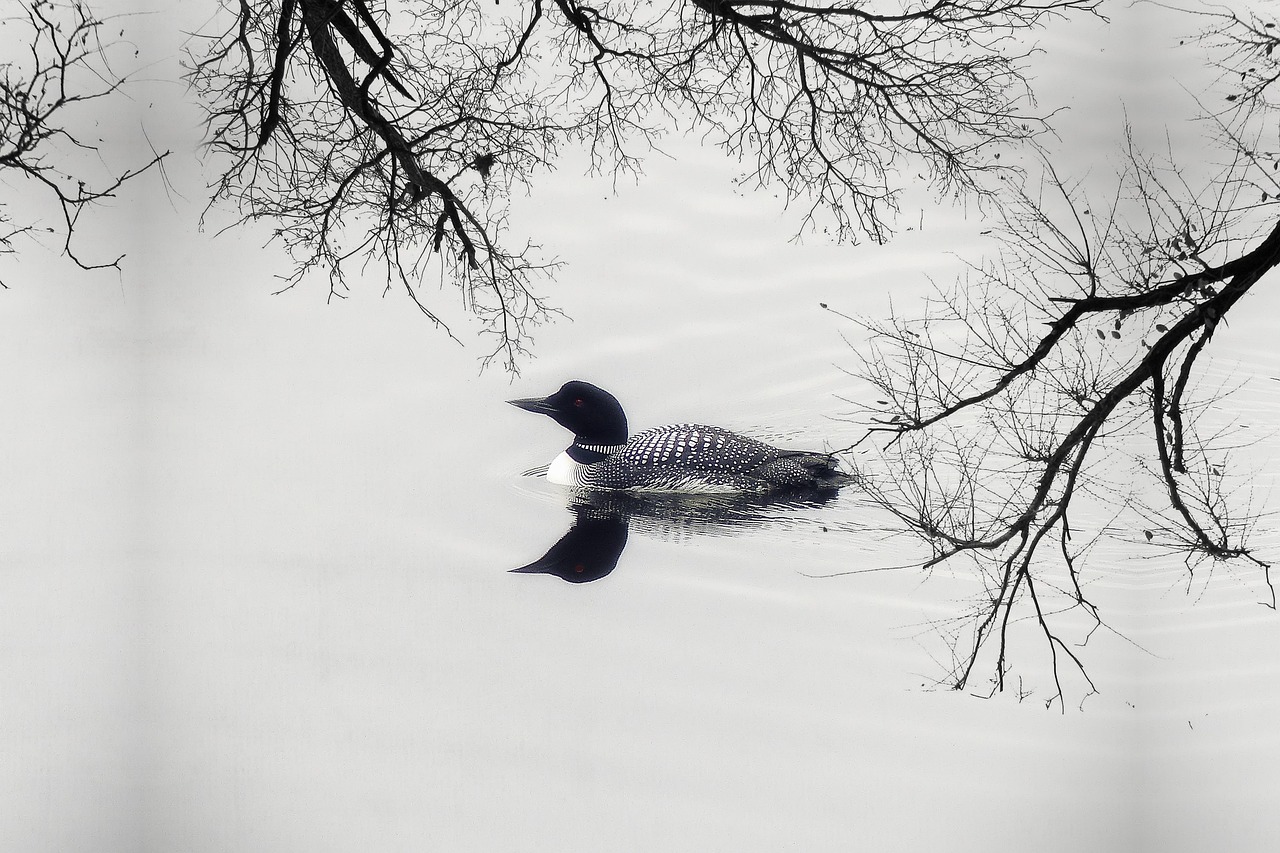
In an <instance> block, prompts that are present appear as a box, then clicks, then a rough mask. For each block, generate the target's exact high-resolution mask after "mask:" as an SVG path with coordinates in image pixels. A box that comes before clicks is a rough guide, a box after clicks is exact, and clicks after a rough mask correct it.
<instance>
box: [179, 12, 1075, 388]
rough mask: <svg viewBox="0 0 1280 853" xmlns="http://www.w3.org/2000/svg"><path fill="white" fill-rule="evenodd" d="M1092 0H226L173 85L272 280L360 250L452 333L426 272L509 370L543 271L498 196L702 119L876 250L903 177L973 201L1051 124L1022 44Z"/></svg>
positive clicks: (841, 231) (609, 158)
mask: <svg viewBox="0 0 1280 853" xmlns="http://www.w3.org/2000/svg"><path fill="white" fill-rule="evenodd" d="M1096 5H1097V0H999V2H996V0H968V2H936V0H926V2H919V0H904V2H900V3H888V4H884V9H883V10H878V11H874V12H873V11H871V10H870V7H868V8H865V9H864V8H855V7H853V6H852V5H851V4H846V3H817V4H812V5H809V4H798V3H791V2H771V0H764V2H757V3H742V2H718V0H697V2H691V3H685V2H683V0H671V2H670V3H669V4H666V5H658V6H643V5H637V4H632V3H621V2H618V3H604V4H597V5H587V4H586V3H583V2H579V0H529V2H526V3H524V4H522V5H517V6H516V7H515V8H514V9H511V8H509V7H508V6H499V7H494V6H493V5H492V4H489V3H485V2H481V0H427V2H420V3H404V4H400V5H397V6H396V7H395V8H394V12H393V11H391V10H390V9H389V8H387V7H384V6H381V5H377V4H373V3H370V2H368V0H269V2H263V3H255V4H250V3H248V2H245V0H238V2H235V3H233V2H231V0H224V10H225V13H226V15H227V17H228V19H229V21H230V23H229V25H228V27H227V28H226V29H225V30H224V31H223V32H221V33H217V34H213V35H208V36H204V37H203V38H204V39H205V40H206V41H207V44H206V46H205V47H204V48H203V49H201V50H199V51H196V50H193V51H192V53H191V56H190V62H189V68H190V74H189V79H190V81H191V84H192V86H193V87H194V88H195V90H196V91H197V92H198V93H199V95H200V96H201V97H202V99H203V101H204V103H205V105H206V107H207V109H208V133H209V144H210V146H211V148H212V149H213V150H214V151H215V152H218V153H219V154H220V155H222V157H223V158H225V159H223V160H222V163H223V164H224V165H223V166H222V167H221V168H222V173H221V177H220V179H219V181H218V183H217V185H216V187H215V193H214V197H215V201H217V200H223V199H225V200H230V201H233V202H235V203H236V204H237V205H238V206H239V209H240V211H241V213H242V215H243V216H244V218H246V219H265V220H270V221H273V222H275V223H277V228H276V232H275V233H276V236H277V237H278V238H279V239H280V240H281V241H282V242H283V243H284V244H285V245H286V246H287V247H288V248H289V250H290V251H291V252H292V253H293V256H294V258H295V260H296V263H297V266H296V269H295V272H294V274H293V275H291V276H290V277H289V278H288V280H287V286H292V285H293V284H295V283H296V282H298V281H299V280H301V278H302V276H304V275H305V274H306V273H307V272H309V271H310V270H312V269H320V268H323V269H326V270H327V271H328V273H329V278H330V290H331V293H332V294H333V295H335V296H341V295H343V294H344V293H345V289H346V287H347V270H346V266H347V265H348V264H350V263H354V262H356V261H357V260H359V261H360V262H361V263H363V262H364V261H368V260H373V261H375V262H377V263H378V264H380V265H382V266H383V267H384V268H385V270H386V271H387V281H388V283H392V282H396V283H398V284H399V285H400V286H403V287H405V288H406V289H407V290H408V292H409V293H410V295H411V296H412V297H413V299H414V301H415V303H416V304H417V306H418V307H419V308H420V309H421V310H422V311H423V312H424V313H425V314H426V315H427V316H428V317H430V318H431V319H433V320H434V321H436V322H438V323H442V322H443V318H442V317H443V315H442V314H441V313H440V311H439V310H438V309H437V308H436V307H434V306H433V307H428V305H427V304H426V302H425V301H424V300H423V299H422V287H421V285H420V284H419V280H420V279H421V278H422V277H423V276H424V275H425V274H426V273H427V272H428V270H432V271H434V272H435V273H436V274H437V275H439V276H440V277H442V278H443V279H447V280H451V281H452V282H454V283H455V284H456V285H457V286H458V287H459V288H460V289H461V290H462V293H463V303H464V306H465V307H466V309H467V310H469V311H470V312H471V313H473V314H475V315H477V316H478V317H480V319H481V322H482V324H483V331H484V332H485V333H487V334H489V335H491V336H492V337H493V340H494V342H495V349H494V351H493V353H492V355H491V356H490V358H498V359H499V360H500V361H501V362H502V363H503V364H504V365H505V366H506V368H507V369H509V370H515V369H516V366H517V364H518V361H519V358H520V357H521V356H522V355H523V354H524V351H525V345H526V341H527V336H528V334H529V332H530V330H531V329H532V328H533V327H534V326H536V325H537V324H538V323H540V322H542V321H544V320H546V319H548V318H549V317H550V316H551V314H552V313H553V312H552V311H551V309H550V308H549V306H547V305H546V304H545V303H544V302H543V301H542V300H541V299H540V298H539V297H538V296H537V295H536V292H535V279H537V278H538V277H541V276H543V275H546V274H548V273H550V272H552V271H553V269H554V266H555V265H554V263H552V262H547V261H543V260H540V259H539V258H537V257H536V256H535V255H533V254H532V249H533V247H531V246H525V247H508V246H507V245H506V239H505V236H504V233H503V232H504V219H503V217H504V215H505V203H506V198H507V196H508V195H509V194H510V193H511V192H512V191H513V190H514V189H516V188H518V187H520V186H522V185H523V186H528V182H529V180H530V179H531V178H532V176H534V175H535V174H537V173H539V172H545V171H547V170H549V169H550V168H551V166H552V165H553V164H554V162H555V160H556V158H557V156H558V154H559V152H560V150H561V148H562V147H563V146H564V145H568V144H573V145H582V146H585V148H586V150H587V151H588V152H589V155H590V157H591V163H592V168H593V169H595V170H598V171H601V172H608V173H612V174H614V175H617V174H621V173H634V172H638V171H639V170H640V168H641V165H642V161H643V156H644V154H645V153H646V152H647V150H648V148H649V146H652V145H653V144H655V143H656V142H657V140H658V139H659V138H660V136H661V135H662V134H663V133H664V132H670V131H671V130H672V129H677V128H678V129H687V130H689V131H691V132H694V133H701V134H704V135H705V136H706V138H708V139H709V140H710V141H712V142H714V143H716V144H719V145H721V146H722V147H724V148H725V149H726V150H727V151H728V152H729V153H731V154H733V155H735V156H738V157H740V158H743V159H744V160H745V161H747V162H748V163H753V164H754V165H749V166H748V167H747V172H746V175H745V180H746V181H747V182H748V183H749V184H751V185H755V186H774V185H776V186H779V187H781V188H782V189H783V191H784V193H785V196H786V198H787V201H788V203H791V202H802V203H803V204H805V205H807V206H808V209H807V212H805V213H803V215H802V224H801V230H802V231H803V230H807V229H811V228H822V229H823V230H826V231H828V232H829V233H831V234H833V235H834V236H836V237H839V238H849V239H855V238H857V237H859V236H869V237H871V238H873V239H876V240H883V239H886V238H887V237H888V235H889V233H890V231H891V218H892V215H893V213H894V211H895V209H896V204H897V196H898V193H899V192H900V190H901V188H902V177H901V176H902V175H903V174H908V172H907V170H908V169H910V170H911V172H910V173H919V174H921V175H922V176H923V177H924V179H925V181H926V182H928V183H930V184H932V185H933V186H934V188H935V189H936V190H938V191H940V192H969V193H982V192H986V191H987V190H986V189H985V188H984V184H983V181H982V180H981V179H982V176H983V175H984V174H985V173H987V172H989V171H992V170H994V169H995V168H996V165H997V159H996V157H995V154H994V153H991V154H989V153H988V150H989V149H990V148H991V147H992V146H995V145H998V144H1001V143H1006V142H1016V141H1019V140H1023V139H1026V138H1028V137H1030V136H1031V135H1032V134H1034V133H1035V132H1036V130H1037V129H1039V128H1040V127H1041V124H1040V121H1039V119H1037V118H1036V117H1035V116H1034V115H1033V114H1032V103H1031V97H1030V93H1029V91H1028V89H1027V87H1026V85H1025V81H1024V80H1023V78H1022V75H1021V62H1022V60H1023V59H1024V58H1025V56H1026V55H1027V54H1028V52H1029V50H1030V48H1029V47H1027V46H1026V45H1025V44H1022V43H1021V42H1018V41H1017V40H1016V37H1017V36H1018V35H1019V34H1022V33H1025V32H1027V31H1029V30H1032V29H1034V28H1037V27H1039V26H1041V25H1042V24H1043V23H1044V22H1045V21H1047V20H1049V19H1050V18H1052V17H1053V16H1057V15H1062V14H1066V13H1069V12H1091V11H1093V10H1094V9H1095V7H1096ZM894 10H897V11H894ZM353 247H355V248H353Z"/></svg>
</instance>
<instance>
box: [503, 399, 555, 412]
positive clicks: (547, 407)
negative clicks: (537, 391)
mask: <svg viewBox="0 0 1280 853" xmlns="http://www.w3.org/2000/svg"><path fill="white" fill-rule="evenodd" d="M507 402H508V403H510V404H511V405H513V406H515V407H517V408H520V409H524V410H525V411H526V412H537V413H538V414H540V415H554V414H555V412H556V410H555V407H554V406H552V405H551V404H550V403H548V402H547V399H546V398H545V397H525V398H523V399H520V400H508V401H507Z"/></svg>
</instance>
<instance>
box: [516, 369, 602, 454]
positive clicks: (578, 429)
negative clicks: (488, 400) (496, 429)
mask: <svg viewBox="0 0 1280 853" xmlns="http://www.w3.org/2000/svg"><path fill="white" fill-rule="evenodd" d="M508 402H509V403H511V405H513V406H518V407H520V408H521V409H524V410H525V411H529V412H537V413H538V414H541V415H547V416H548V417H550V418H551V419H552V420H554V421H555V422H556V423H558V424H560V426H562V427H564V428H565V429H567V430H569V431H571V432H572V433H573V434H574V435H575V436H577V440H578V442H579V443H581V444H600V445H614V444H625V443H626V441H627V416H626V413H624V412H623V411H622V404H621V403H619V402H618V399H617V398H616V397H614V396H613V395H612V394H610V393H609V392H608V391H606V390H604V389H603V388H597V387H596V386H595V385H592V384H591V383H590V382H581V381H578V380H574V381H572V382H566V383H564V385H562V386H561V387H560V390H559V391H557V392H556V393H554V394H552V395H551V396H549V397H527V398H524V399H521V400H509V401H508Z"/></svg>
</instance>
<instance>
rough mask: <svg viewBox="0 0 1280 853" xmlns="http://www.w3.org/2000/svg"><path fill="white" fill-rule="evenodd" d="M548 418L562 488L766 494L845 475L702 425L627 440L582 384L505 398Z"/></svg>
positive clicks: (614, 409)
mask: <svg viewBox="0 0 1280 853" xmlns="http://www.w3.org/2000/svg"><path fill="white" fill-rule="evenodd" d="M508 402H509V403H511V405H513V406H518V407H520V408H521V409H525V410H526V411H530V412H537V413H538V414H543V415H549V416H550V417H551V418H552V420H554V421H555V422H556V423H558V424H560V425H561V426H563V427H565V428H566V429H568V430H570V431H572V432H573V434H574V437H573V444H571V445H569V447H568V449H567V450H565V451H564V453H561V454H560V455H559V456H558V457H557V458H556V459H555V461H554V462H552V463H551V465H550V466H548V468H547V479H548V480H550V481H551V482H553V483H556V484H559V485H562V486H575V487H577V488H580V489H592V490H609V491H621V490H627V491H668V492H769V491H777V490H786V489H791V490H801V489H838V488H840V487H841V486H844V485H847V484H848V483H850V482H852V480H853V478H852V477H850V476H849V475H848V474H845V473H843V472H841V471H840V470H839V469H838V468H837V467H836V460H835V457H834V456H831V455H830V454H828V453H813V452H807V451H800V450H782V449H780V448H777V447H773V446H771V445H768V444H765V443H764V442H762V441H757V440H755V439H754V438H747V437H746V436H744V435H738V434H737V433H733V432H729V431H728V430H726V429H721V428H720V427H714V426H705V425H703V424H672V425H670V426H663V427H655V428H653V429H648V430H645V431H644V432H640V433H637V434H635V435H634V436H630V437H628V433H627V416H626V414H625V413H624V412H623V411H622V406H621V405H620V404H619V403H618V400H617V398H616V397H614V396H613V395H612V394H610V393H609V392H608V391H605V390H604V389H603V388H597V387H596V386H595V385H592V384H590V383H588V382H580V381H577V380H575V381H572V382H566V383H565V384H564V385H563V386H562V387H561V388H560V390H559V391H557V392H555V393H554V394H552V395H551V396H549V397H529V398H525V399H521V400H509V401H508Z"/></svg>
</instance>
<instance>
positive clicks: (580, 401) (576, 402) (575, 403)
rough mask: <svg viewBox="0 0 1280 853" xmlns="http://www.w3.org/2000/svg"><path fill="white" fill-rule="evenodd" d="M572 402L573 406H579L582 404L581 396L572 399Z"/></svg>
mask: <svg viewBox="0 0 1280 853" xmlns="http://www.w3.org/2000/svg"><path fill="white" fill-rule="evenodd" d="M573 404H574V405H575V406H578V407H579V408H581V406H582V398H581V397H579V398H578V399H576V400H574V401H573Z"/></svg>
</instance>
